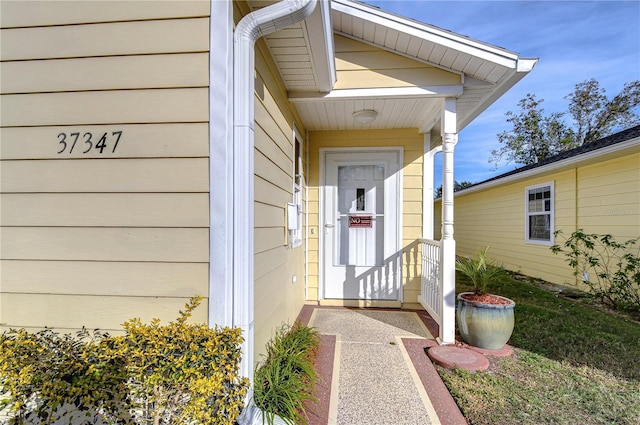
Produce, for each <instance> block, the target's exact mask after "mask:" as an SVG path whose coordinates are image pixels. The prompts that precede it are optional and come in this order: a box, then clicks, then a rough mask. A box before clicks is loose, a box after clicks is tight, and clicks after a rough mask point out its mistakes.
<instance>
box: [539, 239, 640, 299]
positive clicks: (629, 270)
mask: <svg viewBox="0 0 640 425" xmlns="http://www.w3.org/2000/svg"><path fill="white" fill-rule="evenodd" d="M561 233H562V232H561V231H559V230H558V231H556V232H555V235H556V237H559V236H560V235H561ZM639 240H640V238H635V239H629V240H627V241H625V242H622V243H620V242H616V241H615V240H614V238H613V236H611V235H608V234H607V235H598V234H589V233H585V232H584V230H582V229H578V230H576V231H575V232H573V233H571V235H570V236H569V237H568V238H566V240H565V241H564V243H563V244H562V245H559V244H555V245H553V246H552V247H551V251H552V252H553V253H554V254H563V255H564V256H565V257H566V261H567V263H569V265H570V266H571V268H573V274H574V276H577V277H578V278H579V279H580V280H581V281H582V283H583V284H584V285H585V286H586V288H587V290H588V292H589V293H590V294H592V295H594V296H595V297H597V298H599V299H600V300H602V301H603V302H604V303H606V304H608V305H610V306H613V307H615V308H618V309H622V310H625V309H634V310H639V311H640V247H636V244H637V243H638V241H639Z"/></svg>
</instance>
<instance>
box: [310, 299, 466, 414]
mask: <svg viewBox="0 0 640 425" xmlns="http://www.w3.org/2000/svg"><path fill="white" fill-rule="evenodd" d="M300 320H301V321H302V322H303V323H308V324H309V325H310V326H313V327H315V328H316V329H318V331H319V332H320V334H321V335H322V338H321V341H322V342H321V347H320V352H319V353H318V361H317V367H318V370H319V373H320V376H321V379H320V381H321V382H319V383H318V398H319V402H318V406H317V408H316V409H315V410H316V415H311V416H310V417H309V423H310V425H317V424H329V425H350V424H354V425H355V424H357V425H369V424H371V425H385V424H389V425H413V424H424V425H436V424H444V425H447V424H455V425H457V424H466V421H465V420H464V417H463V416H462V414H461V413H460V411H459V409H458V408H457V406H456V404H455V402H454V401H453V399H452V398H451V396H450V394H449V393H448V391H447V390H446V387H444V384H443V383H442V380H441V379H440V377H439V376H438V374H437V372H436V371H435V369H434V368H433V365H432V363H431V361H430V360H429V359H428V357H427V355H426V354H425V352H424V348H426V347H430V346H433V345H435V341H434V340H433V336H432V333H431V332H430V331H429V329H428V327H427V326H426V323H425V320H424V316H422V317H421V315H419V314H418V313H417V312H413V311H404V310H380V309H349V308H322V307H313V306H305V309H303V312H301V317H300Z"/></svg>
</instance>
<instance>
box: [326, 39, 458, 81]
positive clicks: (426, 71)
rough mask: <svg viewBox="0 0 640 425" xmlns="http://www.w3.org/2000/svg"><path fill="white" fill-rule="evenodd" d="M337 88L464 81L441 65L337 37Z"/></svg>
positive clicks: (335, 43)
mask: <svg viewBox="0 0 640 425" xmlns="http://www.w3.org/2000/svg"><path fill="white" fill-rule="evenodd" d="M334 46H335V52H336V75H337V78H338V80H337V82H336V85H335V89H337V90H339V89H355V88H367V89H368V88H387V87H416V86H417V87H421V86H440V85H455V84H461V83H462V80H461V76H460V75H458V74H454V73H451V72H447V71H444V70H442V69H440V68H436V67H433V66H429V65H426V64H424V63H422V62H418V61H415V60H412V59H409V58H405V57H403V56H400V55H396V54H394V53H390V52H387V51H385V50H382V49H379V48H377V47H373V46H371V45H368V44H365V43H361V42H359V41H355V40H352V39H350V38H346V37H342V36H340V35H335V36H334Z"/></svg>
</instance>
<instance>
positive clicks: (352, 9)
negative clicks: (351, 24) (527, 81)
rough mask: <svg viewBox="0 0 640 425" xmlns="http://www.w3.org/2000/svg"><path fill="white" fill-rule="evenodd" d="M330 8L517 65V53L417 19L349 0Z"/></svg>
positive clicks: (338, 1) (334, 2)
mask: <svg viewBox="0 0 640 425" xmlns="http://www.w3.org/2000/svg"><path fill="white" fill-rule="evenodd" d="M331 7H332V9H334V10H336V11H338V12H341V13H345V14H348V15H351V16H356V17H358V18H361V19H364V20H367V21H369V22H372V23H377V24H380V25H383V26H386V27H388V28H390V29H393V30H396V31H398V32H401V33H405V34H408V35H411V36H415V37H418V38H420V39H423V40H429V41H432V42H435V43H437V44H440V45H442V46H444V47H448V48H452V49H455V50H458V51H460V52H463V53H467V54H470V55H472V56H475V57H478V58H480V59H482V60H487V61H490V62H493V63H496V64H498V65H502V66H504V67H507V68H512V69H516V68H517V62H518V56H519V55H518V53H515V52H512V51H509V50H506V49H503V48H501V47H497V46H493V45H491V44H488V43H483V42H481V41H479V40H475V39H472V38H470V37H466V36H462V35H458V34H456V33H454V32H451V31H447V30H444V29H441V28H438V27H436V26H433V25H429V24H425V23H422V22H418V21H415V20H413V19H409V18H406V17H404V16H400V15H397V14H394V13H391V12H387V11H383V10H380V9H377V8H375V7H373V6H370V5H367V4H364V3H360V2H356V1H352V0H332V1H331Z"/></svg>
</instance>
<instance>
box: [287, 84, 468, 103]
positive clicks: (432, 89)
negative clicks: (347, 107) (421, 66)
mask: <svg viewBox="0 0 640 425" xmlns="http://www.w3.org/2000/svg"><path fill="white" fill-rule="evenodd" d="M463 90H464V88H463V86H462V85H449V86H424V87H393V88H387V87H384V88H371V89H343V90H332V91H330V92H329V93H316V92H302V93H290V94H289V101H290V102H293V103H301V102H324V101H327V100H336V101H339V100H351V99H368V98H372V97H374V98H394V99H402V98H414V97H421V98H436V97H458V96H460V95H462V93H463Z"/></svg>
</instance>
